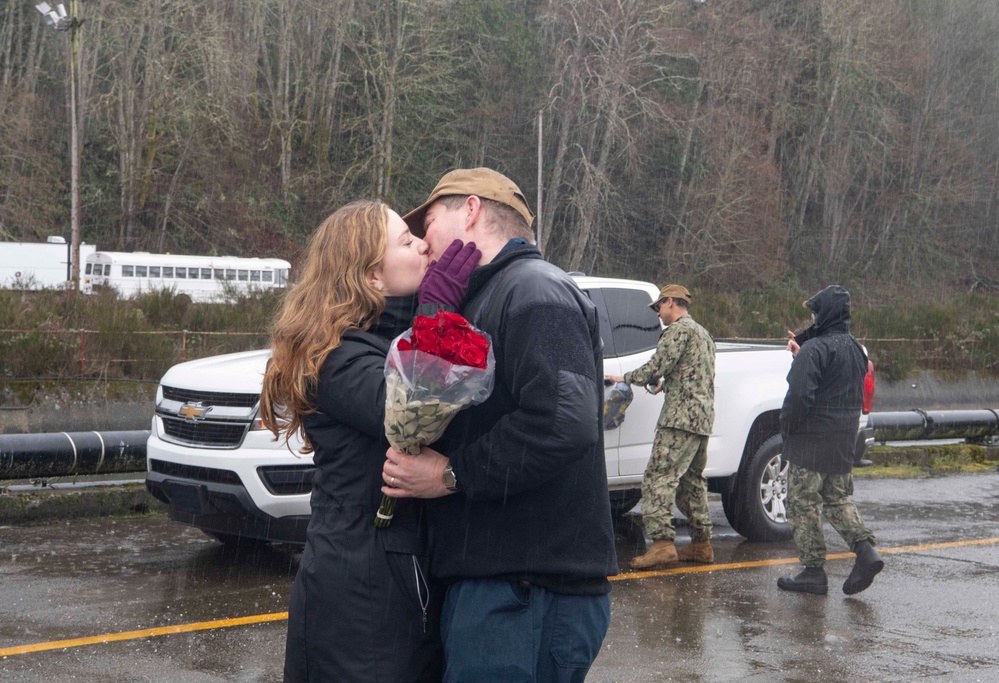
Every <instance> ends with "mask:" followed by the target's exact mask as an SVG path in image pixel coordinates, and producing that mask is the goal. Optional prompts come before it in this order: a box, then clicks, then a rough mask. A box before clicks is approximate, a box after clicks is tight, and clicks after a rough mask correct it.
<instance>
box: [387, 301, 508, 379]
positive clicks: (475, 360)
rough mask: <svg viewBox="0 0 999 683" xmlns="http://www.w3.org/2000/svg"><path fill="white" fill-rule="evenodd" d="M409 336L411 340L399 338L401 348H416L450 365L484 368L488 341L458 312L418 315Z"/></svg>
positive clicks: (404, 349) (403, 349)
mask: <svg viewBox="0 0 999 683" xmlns="http://www.w3.org/2000/svg"><path fill="white" fill-rule="evenodd" d="M410 339H411V343H406V341H405V340H403V339H400V340H399V347H398V348H399V350H400V351H409V350H412V349H416V350H417V351H422V352H423V353H429V354H431V355H433V356H437V357H439V358H443V359H444V360H446V361H447V362H449V363H451V364H453V365H468V366H471V367H474V368H479V369H483V368H485V367H486V354H487V352H488V350H489V342H488V341H486V338H485V337H483V336H482V335H481V334H479V333H478V332H476V331H475V330H473V329H472V325H471V323H469V322H468V320H466V319H465V318H464V317H462V316H460V315H458V314H457V313H449V312H447V311H438V312H437V315H435V316H434V317H433V318H430V317H428V316H425V315H420V316H417V317H416V320H414V321H413V331H412V334H411V335H410Z"/></svg>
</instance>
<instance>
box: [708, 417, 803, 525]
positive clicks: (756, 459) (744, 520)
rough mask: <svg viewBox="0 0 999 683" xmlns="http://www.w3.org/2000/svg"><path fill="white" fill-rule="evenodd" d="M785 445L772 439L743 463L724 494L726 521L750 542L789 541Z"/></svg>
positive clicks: (779, 439) (723, 505) (777, 438)
mask: <svg viewBox="0 0 999 683" xmlns="http://www.w3.org/2000/svg"><path fill="white" fill-rule="evenodd" d="M782 446H783V441H782V440H781V437H780V435H779V434H778V435H774V436H771V437H770V438H769V439H767V440H766V441H764V442H763V443H762V444H760V447H759V448H757V449H756V451H755V452H754V453H753V454H752V456H750V458H749V460H748V461H746V462H745V463H743V466H742V467H741V468H740V469H739V474H738V475H736V479H735V481H734V482H733V484H732V486H730V487H727V488H726V489H724V490H723V491H722V507H723V508H724V510H725V517H726V518H727V519H728V523H729V524H731V525H732V528H733V529H735V530H736V531H737V532H738V533H740V534H742V535H743V536H745V537H746V538H747V539H748V540H750V541H758V542H769V541H787V540H790V539H791V538H792V532H791V525H790V524H788V523H787V511H786V507H785V501H786V499H787V466H788V463H787V461H786V460H784V458H783V457H781V450H782Z"/></svg>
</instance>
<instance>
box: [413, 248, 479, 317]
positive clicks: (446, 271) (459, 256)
mask: <svg viewBox="0 0 999 683" xmlns="http://www.w3.org/2000/svg"><path fill="white" fill-rule="evenodd" d="M481 258H482V252H481V251H479V250H478V249H476V248H475V242H469V243H468V244H462V242H461V240H455V241H454V242H452V243H451V245H450V246H449V247H448V248H447V249H445V250H444V253H443V254H441V257H440V259H439V260H437V261H434V262H433V263H431V264H430V265H429V266H428V267H427V272H426V274H425V275H424V276H423V281H422V282H421V283H420V288H419V291H418V293H417V296H416V300H417V303H419V304H421V305H422V304H442V305H444V306H449V307H451V308H452V309H454V310H458V308H460V307H461V300H462V299H464V298H465V291H466V290H467V289H468V281H469V280H470V279H471V277H472V271H473V270H475V267H476V266H478V265H479V259H481Z"/></svg>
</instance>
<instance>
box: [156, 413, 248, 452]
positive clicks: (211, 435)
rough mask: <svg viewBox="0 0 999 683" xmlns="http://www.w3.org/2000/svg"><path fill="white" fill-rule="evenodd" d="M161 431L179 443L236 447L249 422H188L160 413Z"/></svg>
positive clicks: (240, 441) (241, 439)
mask: <svg viewBox="0 0 999 683" xmlns="http://www.w3.org/2000/svg"><path fill="white" fill-rule="evenodd" d="M160 418H161V419H162V420H163V431H164V432H166V435H167V436H169V437H171V440H173V441H177V442H180V443H186V444H193V445H200V446H210V447H213V448H236V447H238V446H239V444H240V443H242V441H243V435H244V434H246V428H247V427H249V426H250V425H249V423H240V422H211V421H208V420H205V421H202V422H189V421H187V420H185V419H183V418H180V417H168V416H166V415H162V414H161V415H160Z"/></svg>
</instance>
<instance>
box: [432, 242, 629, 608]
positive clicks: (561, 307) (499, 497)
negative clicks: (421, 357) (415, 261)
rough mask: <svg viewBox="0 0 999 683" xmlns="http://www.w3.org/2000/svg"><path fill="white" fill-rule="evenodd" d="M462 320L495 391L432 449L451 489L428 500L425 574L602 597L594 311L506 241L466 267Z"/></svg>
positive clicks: (606, 521)
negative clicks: (451, 475) (486, 360)
mask: <svg viewBox="0 0 999 683" xmlns="http://www.w3.org/2000/svg"><path fill="white" fill-rule="evenodd" d="M462 312H463V313H464V314H465V316H466V317H467V318H468V319H469V320H470V321H471V322H472V324H473V325H475V326H477V327H479V328H480V329H483V330H484V331H486V332H488V333H489V335H490V336H491V338H492V342H493V351H494V354H495V356H496V382H495V385H494V388H493V392H492V395H491V396H490V397H489V398H488V399H487V400H486V401H485V402H484V403H482V404H480V405H477V406H472V407H470V408H467V409H465V410H462V411H461V412H460V413H458V415H457V417H455V419H454V421H453V422H452V423H451V425H450V426H449V427H448V429H447V431H446V432H445V434H444V437H443V438H442V439H441V440H440V441H439V442H438V443H436V444H434V445H433V448H434V449H436V450H438V451H440V452H441V453H444V454H445V455H446V456H448V457H449V458H450V460H451V465H452V467H453V468H454V472H455V475H456V477H457V480H458V487H459V492H458V493H457V494H455V495H450V496H445V497H443V498H438V499H435V500H431V501H429V508H428V509H429V511H430V515H431V533H432V537H433V541H432V547H433V565H434V572H435V573H436V574H437V575H438V576H439V577H441V578H443V579H444V580H446V581H452V580H457V579H464V578H510V579H518V580H520V579H525V580H528V581H531V582H532V583H535V584H536V585H539V586H541V587H542V588H546V589H548V590H551V591H554V592H559V593H577V594H591V595H599V594H604V593H607V592H608V591H609V590H610V586H609V583H608V581H607V576H609V575H612V574H616V573H617V556H616V554H615V549H614V532H613V528H612V524H611V515H610V503H609V499H608V494H607V471H606V464H605V460H604V448H603V430H602V427H601V425H602V414H603V352H602V343H601V341H600V330H599V327H598V322H597V315H596V310H595V308H594V306H593V304H592V302H590V300H589V299H588V298H587V297H586V295H585V294H583V292H582V291H580V289H579V288H578V287H577V286H576V284H575V283H574V282H573V281H572V279H571V278H570V277H569V276H568V275H567V274H566V273H565V272H563V271H561V270H559V269H558V268H556V267H555V266H553V265H551V264H549V263H546V262H545V261H544V260H542V258H541V255H540V253H539V252H538V250H537V248H536V247H534V246H533V245H529V244H526V243H523V244H517V241H512V242H511V243H509V244H508V245H507V246H506V247H505V248H504V249H503V250H502V251H501V252H500V253H499V255H497V257H496V258H495V259H494V260H493V261H492V262H491V263H489V264H488V265H485V266H482V267H480V268H478V269H476V270H475V272H474V273H473V275H472V280H471V282H470V283H469V288H468V292H467V294H466V296H465V303H464V305H463V308H462Z"/></svg>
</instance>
